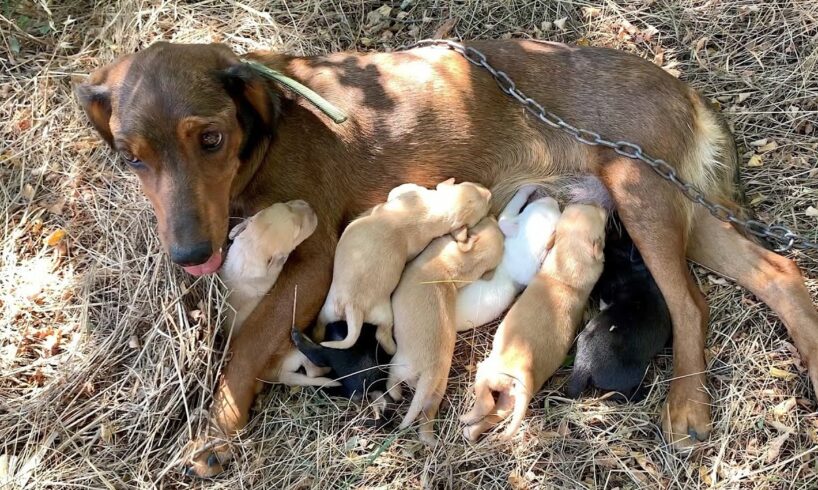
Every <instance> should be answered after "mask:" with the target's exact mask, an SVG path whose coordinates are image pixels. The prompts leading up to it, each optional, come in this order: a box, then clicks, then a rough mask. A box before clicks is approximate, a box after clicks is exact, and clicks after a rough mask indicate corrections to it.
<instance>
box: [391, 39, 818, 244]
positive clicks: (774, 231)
mask: <svg viewBox="0 0 818 490" xmlns="http://www.w3.org/2000/svg"><path fill="white" fill-rule="evenodd" d="M428 46H444V47H447V48H449V49H451V50H452V51H454V52H456V53H458V54H460V55H461V56H463V57H464V58H466V60H468V61H469V63H472V64H473V65H477V66H479V67H481V68H484V69H485V70H486V71H488V72H489V73H490V74H491V76H492V77H493V78H494V80H495V81H496V82H497V85H498V86H499V87H500V90H502V91H503V93H505V94H507V95H510V96H511V97H513V98H514V99H516V100H517V102H519V103H520V104H522V105H523V107H524V108H525V109H526V110H527V111H528V112H529V113H531V114H532V115H534V116H535V117H536V118H537V119H539V120H540V121H542V122H543V123H544V124H546V125H547V126H550V127H552V128H554V129H559V130H561V131H564V132H566V133H568V134H570V135H571V136H573V137H574V139H576V140H577V141H579V142H580V143H583V144H586V145H590V146H604V147H606V148H610V149H612V150H613V151H615V152H616V153H618V154H619V155H622V156H624V157H628V158H633V159H635V160H639V161H642V162H644V163H646V164H647V165H648V166H649V167H650V168H652V169H653V171H654V172H656V173H657V174H659V176H660V177H662V178H663V179H665V180H667V181H668V182H670V183H672V184H673V185H674V186H676V188H677V189H679V191H681V193H682V194H684V196H685V197H687V198H688V199H690V200H691V201H693V202H695V203H698V204H701V205H702V206H704V207H705V209H707V210H708V211H709V212H710V214H712V215H713V216H715V217H716V218H718V219H719V220H721V221H724V222H725V223H731V224H733V225H734V226H737V227H739V228H742V229H744V230H745V231H746V232H747V233H749V234H751V235H754V236H757V237H760V238H764V239H767V240H771V241H773V242H775V243H776V244H777V245H778V246H779V247H778V248H777V249H776V251H777V252H786V251H788V250H791V249H793V248H796V249H801V250H816V249H818V243H815V242H812V241H810V240H808V239H806V238H805V237H803V236H800V235H798V234H796V233H794V232H792V231H791V230H790V229H789V228H787V227H785V226H782V225H769V224H767V223H763V222H761V221H757V220H754V219H742V218H740V217H738V216H736V215H735V214H733V212H732V211H731V210H730V209H729V208H727V207H725V206H723V205H721V204H718V203H715V202H712V201H710V200H708V199H707V198H706V197H705V196H704V193H703V192H702V191H700V190H699V189H697V188H696V187H694V186H693V185H692V184H690V183H687V182H685V181H684V180H682V179H681V178H680V177H679V175H678V174H677V173H676V169H674V168H673V167H672V166H670V165H669V164H668V163H667V162H666V161H664V160H662V159H660V158H652V157H650V156H648V155H647V154H645V152H644V151H643V150H642V147H640V146H639V145H637V144H634V143H630V142H627V141H611V140H607V139H605V138H603V137H602V136H601V135H600V134H599V133H596V132H594V131H590V130H587V129H582V128H577V127H574V126H572V125H570V124H569V123H567V122H565V120H563V119H562V118H561V117H559V116H558V115H556V114H554V113H552V112H549V111H547V110H546V109H545V108H544V107H543V106H542V105H540V104H539V103H538V102H537V101H535V100H534V99H532V98H530V97H528V96H527V95H526V94H525V93H524V92H523V91H522V90H520V89H519V88H517V85H516V84H515V83H514V80H512V79H511V78H510V77H509V76H508V75H507V74H506V73H505V72H503V71H501V70H498V69H496V68H494V67H493V66H492V65H491V64H490V63H489V62H488V60H487V59H486V55H484V54H483V53H481V52H480V51H478V50H476V49H474V48H472V47H470V46H464V45H462V44H460V43H457V42H454V41H447V40H442V39H424V40H422V41H418V42H416V43H414V44H411V45H409V46H405V47H402V48H400V50H406V49H412V48H422V47H428Z"/></svg>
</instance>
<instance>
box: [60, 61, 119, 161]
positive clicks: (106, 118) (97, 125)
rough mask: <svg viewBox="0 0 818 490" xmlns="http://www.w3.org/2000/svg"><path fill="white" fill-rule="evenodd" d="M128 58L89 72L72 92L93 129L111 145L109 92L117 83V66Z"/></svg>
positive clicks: (112, 140) (112, 137)
mask: <svg viewBox="0 0 818 490" xmlns="http://www.w3.org/2000/svg"><path fill="white" fill-rule="evenodd" d="M129 60H130V56H123V57H121V58H119V59H117V60H116V61H114V62H113V63H110V64H108V65H105V66H103V67H102V68H100V69H98V70H96V71H95V72H93V73H91V75H90V76H89V77H88V79H87V80H86V81H85V82H83V83H80V84H77V85H75V86H74V93H75V94H76V96H77V99H79V102H80V105H81V106H82V108H83V110H85V113H86V114H87V115H88V119H90V120H91V124H93V125H94V129H96V130H97V132H99V134H100V135H101V136H102V138H103V139H104V140H105V141H106V142H107V143H108V144H109V145H111V147H113V145H114V136H113V134H111V92H112V87H113V86H114V85H116V84H118V83H119V81H118V80H113V78H114V77H116V76H117V75H119V73H120V71H121V70H118V69H117V68H118V67H120V66H121V65H122V64H123V63H126V62H128V61H129ZM120 76H121V75H120Z"/></svg>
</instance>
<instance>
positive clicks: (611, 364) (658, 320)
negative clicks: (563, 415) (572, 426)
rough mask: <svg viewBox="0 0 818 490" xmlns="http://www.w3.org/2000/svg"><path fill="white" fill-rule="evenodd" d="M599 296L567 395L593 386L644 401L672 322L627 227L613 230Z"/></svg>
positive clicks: (580, 339)
mask: <svg viewBox="0 0 818 490" xmlns="http://www.w3.org/2000/svg"><path fill="white" fill-rule="evenodd" d="M593 296H594V297H595V298H596V299H598V300H599V302H600V307H601V311H600V312H599V314H598V315H597V316H596V317H594V318H593V319H592V320H591V321H590V322H589V323H588V325H587V326H586V327H585V329H584V330H583V331H582V333H580V335H579V337H577V354H576V358H575V360H574V368H573V371H572V373H571V377H570V378H569V381H568V385H567V387H566V394H567V395H568V396H571V397H573V398H576V397H578V396H579V395H580V393H582V392H583V391H584V390H585V389H586V388H587V386H588V384H592V385H593V386H596V387H597V388H600V389H603V390H607V391H616V392H619V393H621V394H622V395H624V396H625V397H627V398H633V397H634V396H636V397H637V398H638V397H640V395H641V393H640V392H639V390H638V388H639V385H640V384H641V382H642V379H643V377H644V374H645V370H646V369H647V366H648V363H649V362H650V360H651V359H652V358H653V357H654V356H655V355H656V354H657V353H658V352H659V351H661V350H662V349H663V348H664V347H665V345H666V344H667V342H668V340H669V339H670V337H671V330H672V327H671V325H672V324H671V320H670V313H669V311H668V309H667V305H666V304H665V301H664V298H663V297H662V293H661V292H660V291H659V287H658V286H657V285H656V282H655V281H654V280H653V277H652V276H651V274H650V272H649V271H648V269H647V267H646V266H645V263H644V261H643V260H642V257H641V255H640V254H639V251H638V250H637V249H636V246H635V245H634V244H633V241H631V239H630V237H629V236H628V234H627V232H626V231H625V230H624V228H621V227H619V228H617V227H612V230H611V232H610V233H609V234H608V241H607V243H606V246H605V269H604V272H603V274H602V276H601V277H600V280H599V282H598V283H597V285H596V287H595V288H594V292H593Z"/></svg>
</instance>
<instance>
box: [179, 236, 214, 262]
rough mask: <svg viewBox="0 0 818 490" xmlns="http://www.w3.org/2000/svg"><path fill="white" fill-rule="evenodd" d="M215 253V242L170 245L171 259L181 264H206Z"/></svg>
mask: <svg viewBox="0 0 818 490" xmlns="http://www.w3.org/2000/svg"><path fill="white" fill-rule="evenodd" d="M211 255H213V244H211V243H210V242H199V243H194V244H191V245H180V244H174V245H171V247H170V260H172V261H173V262H174V263H176V264H179V265H181V266H184V267H187V266H190V265H199V264H204V263H205V262H207V260H208V259H209V258H210V256H211Z"/></svg>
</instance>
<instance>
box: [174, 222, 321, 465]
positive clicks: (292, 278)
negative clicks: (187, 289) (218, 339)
mask: <svg viewBox="0 0 818 490" xmlns="http://www.w3.org/2000/svg"><path fill="white" fill-rule="evenodd" d="M323 235H324V236H321V235H319V236H316V235H315V234H314V235H313V236H312V237H310V239H308V240H307V241H305V242H304V243H303V244H301V246H299V248H298V249H297V250H296V252H295V253H293V254H292V255H291V256H290V259H289V260H288V262H287V264H286V266H285V267H284V269H283V270H282V272H281V275H280V276H279V278H278V282H276V284H275V286H273V289H272V290H271V291H270V293H269V294H268V295H267V296H265V297H264V299H262V301H261V303H259V305H258V306H257V307H256V309H255V310H253V312H252V313H251V314H250V316H249V317H247V320H246V321H245V323H244V324H243V325H242V328H241V330H239V333H238V334H237V335H236V337H235V338H234V339H233V342H232V345H231V346H230V360H229V362H228V363H227V365H226V366H225V368H224V371H223V373H222V376H221V378H220V380H219V385H218V387H217V388H216V392H215V393H214V394H213V404H212V405H211V408H210V427H211V430H210V431H209V433H208V434H207V435H206V436H205V437H203V438H201V439H200V440H198V441H196V442H195V443H194V448H195V450H196V452H194V454H193V458H192V461H191V464H190V465H189V466H188V468H187V469H186V473H187V474H189V475H194V476H199V477H210V476H213V475H216V474H218V473H220V472H221V471H223V469H224V463H226V462H227V460H229V458H230V449H229V445H228V444H227V441H228V440H229V438H231V437H233V436H234V435H235V434H236V433H237V432H238V431H240V430H241V429H242V428H244V426H245V425H246V424H247V420H248V416H249V412H250V407H251V406H252V403H253V400H254V398H255V396H256V394H257V393H258V391H259V390H260V388H261V384H262V383H261V380H264V379H267V378H268V376H269V374H270V373H271V372H274V371H275V372H277V370H278V367H279V366H280V364H281V362H282V360H283V359H284V357H285V356H287V355H288V354H289V353H290V352H291V351H292V349H294V348H295V347H294V346H293V344H292V341H291V340H290V329H291V328H292V324H293V310H295V325H297V326H299V327H302V328H303V327H305V326H307V325H309V324H310V322H311V321H312V320H313V319H314V318H315V316H316V315H317V314H318V310H319V309H320V308H321V304H322V303H323V301H324V297H325V296H326V293H327V290H328V289H329V285H330V280H331V276H332V260H333V258H332V255H333V245H334V243H335V241H334V240H330V239H329V237H328V236H327V235H328V234H327V233H323ZM296 289H297V293H296ZM214 441H215V443H214Z"/></svg>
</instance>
